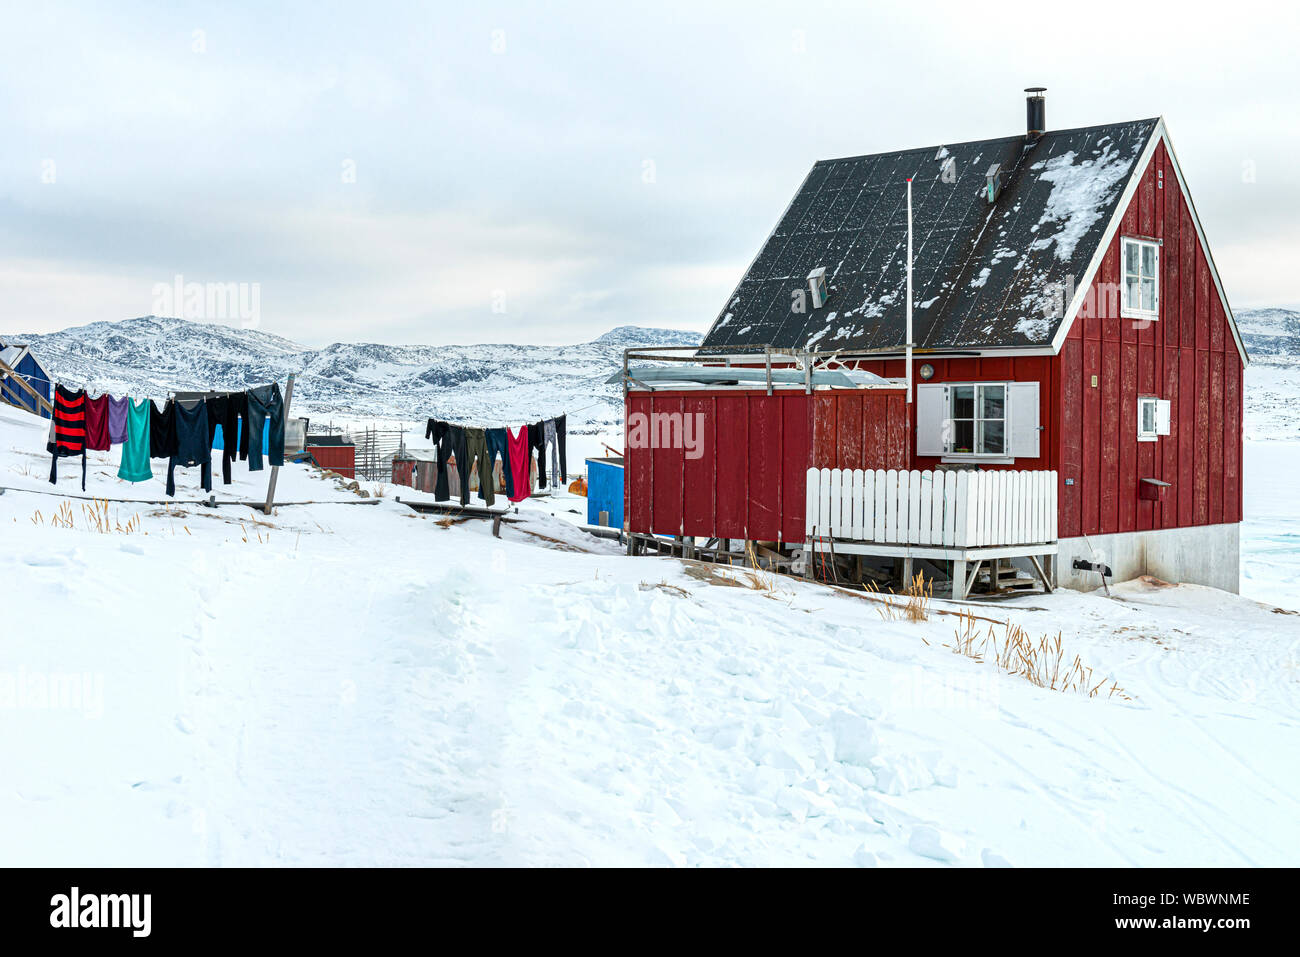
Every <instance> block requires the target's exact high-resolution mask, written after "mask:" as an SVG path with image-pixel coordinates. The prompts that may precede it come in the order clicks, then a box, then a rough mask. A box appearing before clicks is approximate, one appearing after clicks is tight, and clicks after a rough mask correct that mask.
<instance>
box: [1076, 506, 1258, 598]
mask: <svg viewBox="0 0 1300 957" xmlns="http://www.w3.org/2000/svg"><path fill="white" fill-rule="evenodd" d="M1059 547H1060V551H1059V552H1058V554H1057V558H1056V561H1055V562H1053V565H1054V566H1055V578H1056V583H1057V585H1058V586H1059V587H1061V588H1073V589H1076V590H1078V591H1092V590H1093V589H1094V588H1100V587H1101V578H1100V576H1098V575H1097V573H1096V572H1083V571H1075V570H1074V560H1075V559H1076V558H1084V559H1088V560H1089V561H1099V562H1104V563H1106V564H1107V565H1109V566H1110V568H1111V571H1113V572H1114V573H1115V577H1114V578H1113V579H1112V581H1117V582H1122V581H1127V580H1128V579H1130V578H1137V577H1138V576H1139V575H1154V576H1155V577H1156V578H1162V579H1164V580H1165V581H1168V582H1186V583H1189V584H1193V585H1209V586H1210V587H1211V588H1221V589H1223V590H1224V591H1230V592H1232V593H1234V594H1236V593H1237V592H1238V590H1239V589H1240V587H1241V526H1240V525H1239V524H1237V523H1236V522H1233V523H1232V524H1226V525H1194V526H1191V527H1189V528H1163V529H1158V530H1153V531H1149V532H1123V533H1120V534H1117V535H1089V536H1088V537H1087V539H1086V540H1085V539H1083V538H1063V539H1061V541H1060V543H1059Z"/></svg>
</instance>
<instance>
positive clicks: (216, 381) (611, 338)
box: [12, 316, 700, 431]
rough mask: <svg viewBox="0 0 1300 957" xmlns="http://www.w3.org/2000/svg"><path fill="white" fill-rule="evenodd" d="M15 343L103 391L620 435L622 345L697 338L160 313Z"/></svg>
mask: <svg viewBox="0 0 1300 957" xmlns="http://www.w3.org/2000/svg"><path fill="white" fill-rule="evenodd" d="M12 338H13V339H14V340H16V341H21V342H28V343H30V344H31V345H32V348H33V351H35V352H36V354H37V355H39V356H40V357H41V360H42V361H43V362H44V363H45V365H46V366H47V367H48V368H49V369H50V370H51V371H52V372H53V373H54V374H55V375H56V376H57V377H59V378H62V379H64V380H66V381H70V382H73V383H75V384H87V385H90V386H92V387H93V388H96V389H102V390H105V391H113V392H128V393H130V394H132V395H154V396H158V395H161V394H163V393H165V392H166V391H167V390H169V389H170V390H199V389H228V388H229V389H238V388H243V387H245V386H247V385H255V384H258V383H262V382H268V381H271V380H277V381H279V382H282V383H283V382H284V381H285V379H286V378H287V377H288V375H289V374H290V373H296V374H297V376H298V379H297V384H296V385H295V392H294V408H295V409H296V410H298V411H299V412H301V413H303V414H311V415H315V416H322V415H327V414H328V415H341V416H344V417H347V416H352V417H357V418H385V419H399V420H405V421H408V422H410V421H420V420H423V419H425V418H427V417H429V416H434V417H438V418H446V419H450V420H454V421H478V422H482V423H484V424H494V423H499V424H516V423H517V422H521V421H528V420H535V419H539V418H545V417H549V416H553V415H558V414H560V413H564V412H571V411H574V410H579V409H581V410H582V411H581V412H580V413H579V414H578V415H576V416H574V417H572V418H571V419H570V421H569V429H570V431H574V430H575V428H576V430H578V431H592V430H597V429H601V428H602V427H603V428H604V429H606V430H608V429H609V428H611V427H612V428H613V429H614V430H615V431H617V429H618V427H619V426H618V423H619V422H620V421H621V418H622V403H621V397H620V395H619V392H618V389H617V388H616V387H613V386H607V385H605V384H604V380H605V379H606V378H607V377H608V376H609V374H610V373H611V372H613V371H615V370H616V369H618V368H619V366H620V365H621V363H622V355H623V349H624V348H626V347H628V346H633V345H695V344H697V343H698V342H699V341H700V335H699V334H698V333H694V332H682V331H677V330H670V329H643V328H639V327H636V326H620V327H618V328H617V329H613V330H611V331H610V332H607V333H605V334H604V335H603V336H601V337H600V338H598V339H596V340H595V341H594V342H586V343H581V344H578V345H572V346H529V345H509V344H494V345H472V346H419V345H408V346H394V345H381V344H378V343H370V342H361V343H334V344H333V345H330V346H326V347H325V348H323V349H309V348H307V347H306V346H302V345H299V344H298V343H296V342H292V341H290V340H288V339H284V338H281V337H279V336H274V335H270V334H268V333H265V332H259V331H257V330H252V329H239V328H235V327H233V326H226V325H217V324H212V323H201V322H190V321H187V320H184V319H166V318H159V317H157V316H146V317H143V318H140V319H128V320H125V321H123V322H95V323H91V324H90V325H86V326H77V327H74V328H71V329H64V330H62V331H61V332H56V333H50V334H47V335H14V336H12ZM584 407H585V408H584Z"/></svg>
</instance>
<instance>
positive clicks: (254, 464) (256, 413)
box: [178, 382, 284, 472]
mask: <svg viewBox="0 0 1300 957" xmlns="http://www.w3.org/2000/svg"><path fill="white" fill-rule="evenodd" d="M247 394H248V428H247V429H246V430H245V432H246V434H247V438H248V445H247V448H248V471H250V472H260V471H261V470H262V430H263V427H264V425H265V424H266V423H270V428H269V438H268V439H267V458H269V459H270V461H271V465H272V467H275V466H279V465H283V464H284V397H283V396H281V395H280V383H278V382H272V383H271V384H270V385H263V386H258V387H257V388H256V389H249V390H248V393H247ZM178 421H179V420H178ZM243 448H244V446H243V445H242V444H241V446H240V451H241V452H242V451H243ZM208 451H209V452H210V451H212V449H211V447H210V446H209V448H208Z"/></svg>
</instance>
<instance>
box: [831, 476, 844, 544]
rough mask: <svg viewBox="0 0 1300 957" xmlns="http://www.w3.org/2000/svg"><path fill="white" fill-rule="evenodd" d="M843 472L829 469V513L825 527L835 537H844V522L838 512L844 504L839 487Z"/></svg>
mask: <svg viewBox="0 0 1300 957" xmlns="http://www.w3.org/2000/svg"><path fill="white" fill-rule="evenodd" d="M842 475H843V473H841V472H840V470H839V469H831V515H830V521H829V522H828V523H827V527H828V528H829V530H830V534H831V535H832V536H834V537H835V538H843V537H844V523H843V522H842V521H841V519H840V513H841V511H842V509H843V506H844V499H843V497H842V496H841V492H842V491H843V490H842V489H841V487H840V478H841V477H842Z"/></svg>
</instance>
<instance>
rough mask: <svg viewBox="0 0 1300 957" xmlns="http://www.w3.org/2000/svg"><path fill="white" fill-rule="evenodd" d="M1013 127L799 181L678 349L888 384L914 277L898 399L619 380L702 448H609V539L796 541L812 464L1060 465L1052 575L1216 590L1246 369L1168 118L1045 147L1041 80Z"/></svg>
mask: <svg viewBox="0 0 1300 957" xmlns="http://www.w3.org/2000/svg"><path fill="white" fill-rule="evenodd" d="M1027 113H1028V116H1029V117H1030V123H1029V127H1028V129H1027V131H1026V132H1025V133H1024V134H1019V135H1016V136H1010V137H1002V138H999V139H993V140H980V141H974V142H968V143H958V144H945V145H938V146H932V147H926V148H924V149H916V150H906V151H901V152H894V153H878V154H871V155H866V156H858V157H850V158H847V159H839V160H827V161H821V162H818V163H816V164H815V165H814V166H813V168H812V170H811V172H810V173H809V174H808V176H807V178H806V179H805V180H804V182H803V184H802V185H801V186H800V188H799V191H798V193H797V194H796V196H795V198H794V200H793V201H792V202H791V203H790V204H789V206H788V208H787V209H786V212H785V213H784V215H783V216H782V218H781V220H780V222H779V223H778V224H777V226H776V228H775V229H774V230H773V232H772V234H771V236H770V237H769V238H768V239H767V241H766V242H765V243H764V245H763V248H762V249H761V250H760V252H759V254H758V256H757V257H756V258H755V260H754V262H753V263H752V264H751V266H750V268H749V270H748V271H747V272H746V274H745V275H744V276H743V277H742V279H741V281H740V283H739V284H738V286H737V287H736V289H735V291H734V292H733V294H732V295H731V297H729V299H728V301H727V304H726V306H725V307H724V308H723V309H722V311H721V312H720V314H719V315H718V317H717V319H716V320H715V321H714V323H713V326H712V327H711V328H710V330H709V332H708V333H707V335H706V336H705V339H704V342H703V345H702V347H701V350H700V352H699V354H698V356H697V358H699V359H702V360H707V359H709V358H710V357H711V356H719V355H721V354H722V353H723V352H724V351H727V350H730V351H731V352H742V351H745V350H747V351H748V352H749V353H750V354H760V355H761V354H768V355H770V354H772V353H773V352H777V353H785V354H792V355H802V356H803V357H804V359H803V360H802V361H805V362H808V363H810V364H812V363H814V358H813V357H815V363H822V364H825V363H826V362H827V361H828V360H834V361H838V362H839V363H841V364H843V365H845V366H848V367H852V368H856V369H859V370H868V371H870V372H873V373H876V374H877V375H878V376H879V377H880V378H882V379H885V380H890V381H894V382H898V381H900V380H901V381H906V377H907V374H908V369H907V365H906V362H905V357H904V353H905V346H906V345H907V344H908V337H907V333H906V330H907V326H906V316H907V312H908V311H907V309H906V303H907V298H908V296H907V290H908V280H909V266H910V273H911V277H910V278H911V282H912V311H911V314H912V322H913V326H912V329H913V332H912V337H911V338H912V345H913V349H914V357H913V364H912V385H911V388H912V390H913V391H912V402H911V403H910V404H909V403H906V402H905V396H906V393H905V392H903V393H901V394H900V393H898V392H897V391H889V390H883V389H882V390H879V394H880V395H881V396H884V395H886V394H887V395H888V398H870V399H869V398H868V397H867V396H868V392H867V391H865V390H861V391H860V390H853V389H843V390H842V389H834V388H830V389H816V388H814V389H812V390H811V392H809V391H808V390H807V389H805V388H792V389H790V391H789V394H785V393H783V392H782V391H781V388H780V387H777V388H774V389H773V390H772V391H773V394H771V395H768V394H766V393H767V391H768V389H767V388H766V383H764V385H765V388H764V389H763V390H762V393H760V394H754V390H753V389H752V388H751V389H750V390H749V394H745V395H739V394H737V393H736V392H735V391H731V392H727V391H725V390H724V391H716V390H711V388H710V387H708V386H700V387H699V388H698V389H697V390H691V391H684V392H682V393H680V394H674V393H672V392H666V391H654V392H646V391H643V390H641V389H640V388H638V386H637V385H636V384H635V383H632V382H629V384H628V388H629V391H628V393H627V405H626V408H627V413H628V415H629V417H630V416H632V415H634V414H636V413H638V412H640V413H649V412H656V411H665V412H671V413H677V414H686V413H688V412H703V413H705V423H704V425H703V426H702V430H703V434H704V437H705V440H704V447H705V448H708V449H716V455H715V456H712V457H711V456H707V455H706V456H704V457H703V458H701V459H696V460H691V461H687V460H686V459H685V457H684V455H683V453H682V451H681V450H672V449H653V450H648V451H646V452H643V453H641V454H640V455H638V454H637V453H636V452H635V451H633V449H632V448H631V447H629V449H628V457H629V466H628V501H627V508H626V515H627V517H628V519H627V520H628V529H629V531H632V532H638V531H646V532H651V531H653V532H655V533H659V534H674V535H678V534H684V535H713V534H717V533H719V532H720V531H723V530H725V532H726V534H728V535H730V536H731V537H747V538H764V539H769V540H782V541H788V542H794V541H798V540H800V539H802V538H803V536H804V534H805V531H804V529H803V528H802V522H801V517H802V508H803V502H804V498H803V495H802V494H801V492H802V491H803V489H804V488H805V486H806V477H805V476H806V469H807V468H809V467H811V468H817V469H821V468H826V469H836V468H840V469H842V468H860V467H865V468H873V467H884V468H890V467H901V468H907V469H914V470H923V471H926V472H927V473H929V474H934V473H935V470H951V469H976V470H980V471H990V470H1014V471H1017V472H1020V471H1024V470H1031V471H1034V472H1037V473H1043V472H1051V473H1055V478H1054V479H1053V481H1054V482H1055V483H1056V493H1055V496H1054V501H1055V508H1056V526H1057V534H1058V535H1059V542H1058V543H1057V547H1058V551H1057V555H1058V559H1057V561H1056V562H1055V563H1054V577H1055V580H1056V581H1057V583H1058V584H1061V585H1065V586H1068V587H1081V588H1093V587H1096V585H1097V577H1096V574H1095V572H1091V571H1088V570H1086V569H1083V568H1079V569H1076V567H1075V562H1076V560H1078V561H1080V562H1084V561H1087V562H1093V563H1098V564H1104V565H1107V566H1109V567H1110V569H1111V570H1112V572H1113V575H1114V577H1115V578H1116V579H1119V580H1122V579H1125V578H1130V577H1134V576H1136V575H1141V574H1153V575H1156V576H1158V577H1160V578H1164V579H1167V580H1171V581H1185V582H1194V583H1199V584H1206V585H1212V586H1215V587H1219V588H1223V589H1226V590H1230V591H1236V590H1237V588H1238V578H1239V523H1240V522H1241V519H1242V433H1243V429H1242V420H1243V413H1244V407H1243V376H1244V371H1245V365H1246V362H1247V361H1248V360H1247V355H1246V351H1245V348H1244V346H1243V344H1242V341H1241V337H1240V335H1239V334H1238V331H1237V327H1236V323H1235V321H1234V319H1233V316H1232V310H1231V307H1230V306H1229V303H1228V299H1227V296H1226V293H1225V292H1224V288H1223V283H1222V281H1221V279H1220V276H1219V274H1218V271H1217V269H1216V268H1215V264H1214V259H1213V256H1212V255H1211V252H1210V248H1209V245H1208V243H1207V241H1206V238H1205V232H1204V229H1203V228H1202V225H1201V223H1200V220H1199V218H1198V217H1197V214H1196V208H1195V206H1194V204H1193V203H1192V200H1191V196H1190V194H1189V192H1188V189H1187V183H1186V179H1185V177H1184V176H1183V173H1182V171H1181V169H1180V167H1179V164H1178V160H1177V158H1176V156H1175V153H1174V149H1173V145H1172V143H1171V142H1170V139H1169V134H1168V131H1167V129H1166V126H1165V123H1164V121H1163V120H1162V119H1159V118H1155V119H1146V120H1135V121H1131V122H1126V123H1113V124H1107V125H1103V126H1093V127H1083V128H1078V129H1070V130H1062V131H1046V132H1044V131H1043V125H1044V124H1043V116H1044V113H1045V110H1044V108H1043V100H1042V96H1041V94H1040V93H1039V91H1037V90H1035V91H1033V95H1032V96H1030V98H1029V102H1028V108H1027ZM909 183H910V185H911V190H910V195H911V203H912V207H911V217H910V221H911V223H912V235H911V242H912V245H911V247H910V248H911V249H912V250H913V253H912V257H911V261H910V263H909V260H908V255H907V251H908V249H909V242H908V240H909V235H908V222H909V217H908V202H909V199H908V197H909V189H908V186H909ZM805 276H806V277H807V280H806V281H805V279H804V277H805ZM882 403H883V404H882ZM894 403H896V404H894ZM859 410H861V411H860V412H859ZM859 416H860V419H859ZM842 423H843V424H842ZM882 434H883V435H884V436H885V438H884V440H883V442H882V441H881V440H880V436H881V435H882ZM823 436H824V437H825V438H822V437H823ZM629 445H630V443H629ZM858 463H862V464H861V465H859V464H858Z"/></svg>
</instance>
